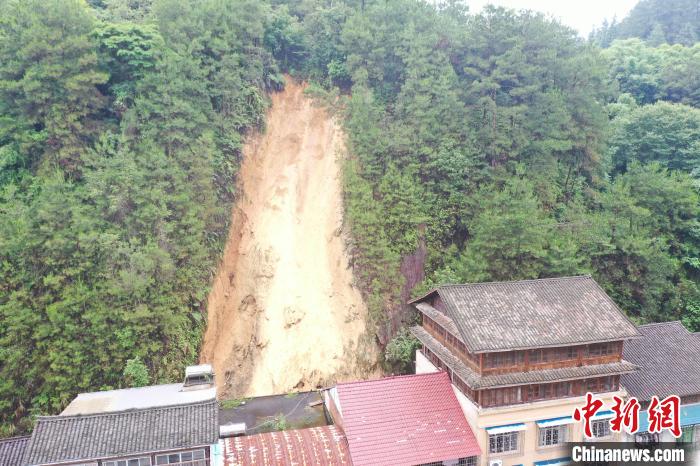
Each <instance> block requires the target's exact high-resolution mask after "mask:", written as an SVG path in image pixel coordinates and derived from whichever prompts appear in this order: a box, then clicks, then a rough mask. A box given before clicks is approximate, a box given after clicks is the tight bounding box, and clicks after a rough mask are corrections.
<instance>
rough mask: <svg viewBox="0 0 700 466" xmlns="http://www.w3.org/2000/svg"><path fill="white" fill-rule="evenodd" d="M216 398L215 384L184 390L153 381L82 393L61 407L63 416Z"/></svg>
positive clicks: (181, 403)
mask: <svg viewBox="0 0 700 466" xmlns="http://www.w3.org/2000/svg"><path fill="white" fill-rule="evenodd" d="M214 399H216V388H215V387H214V386H213V385H211V386H203V387H202V388H198V389H196V390H193V389H191V388H190V389H189V390H183V384H181V383H174V384H168V385H152V386H149V387H140V388H126V389H122V390H109V391H103V392H92V393H81V394H79V395H78V396H76V397H75V399H73V401H71V403H70V404H69V405H68V406H67V407H66V409H64V410H63V412H62V413H61V415H62V416H72V415H76V414H99V413H114V412H119V411H125V410H128V409H146V408H156V407H159V406H174V405H186V404H191V403H198V402H200V401H208V400H214Z"/></svg>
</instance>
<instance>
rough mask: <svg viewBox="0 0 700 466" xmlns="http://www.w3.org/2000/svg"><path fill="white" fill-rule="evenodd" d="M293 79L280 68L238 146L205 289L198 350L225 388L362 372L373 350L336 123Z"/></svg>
mask: <svg viewBox="0 0 700 466" xmlns="http://www.w3.org/2000/svg"><path fill="white" fill-rule="evenodd" d="M303 91H304V86H303V85H299V84H295V83H293V82H291V80H289V79H288V84H287V86H286V88H285V90H284V91H283V92H280V93H277V94H274V95H273V96H272V108H271V109H270V112H269V113H268V119H267V130H266V131H265V133H264V134H261V135H258V136H255V137H252V138H251V139H250V140H249V141H248V143H247V145H246V147H245V150H244V160H243V164H242V166H241V170H240V173H239V192H240V195H239V200H238V202H237V203H236V205H235V206H234V208H233V214H232V215H233V218H232V226H231V230H230V232H229V239H228V243H227V245H226V249H225V252H224V257H223V260H222V263H221V265H220V267H219V270H218V273H217V275H216V278H215V281H214V283H213V285H212V290H211V293H210V295H209V302H208V316H209V317H208V319H209V321H208V327H207V331H206V334H205V337H204V344H203V347H202V353H201V360H202V361H203V362H205V361H206V362H211V363H213V365H214V369H215V371H216V374H217V380H218V382H217V383H218V385H219V390H220V393H226V394H228V395H231V396H260V395H268V394H272V393H280V392H284V391H288V390H293V389H309V388H315V387H317V386H321V385H325V384H329V383H332V382H333V381H336V380H345V379H351V378H352V379H354V378H363V377H366V376H367V375H368V373H369V372H370V371H372V367H373V366H374V362H375V361H376V350H375V348H374V345H373V343H372V342H371V339H370V338H368V337H367V336H366V332H365V329H366V319H367V309H366V306H365V304H364V303H363V301H362V298H361V296H360V293H359V291H358V290H357V289H356V288H355V287H354V286H353V277H352V271H351V269H350V268H349V265H348V263H349V262H348V257H347V255H346V253H345V248H344V240H343V237H342V229H341V226H342V192H341V186H340V173H339V172H340V169H339V163H338V160H337V159H338V156H339V155H340V154H342V149H343V135H342V133H341V131H340V129H339V127H338V126H337V125H336V123H335V122H334V121H333V119H332V118H330V117H329V115H328V114H327V113H326V112H325V111H324V110H323V109H321V108H319V107H316V106H314V105H313V104H312V102H311V100H310V99H309V98H307V97H306V96H305V95H304V92H303Z"/></svg>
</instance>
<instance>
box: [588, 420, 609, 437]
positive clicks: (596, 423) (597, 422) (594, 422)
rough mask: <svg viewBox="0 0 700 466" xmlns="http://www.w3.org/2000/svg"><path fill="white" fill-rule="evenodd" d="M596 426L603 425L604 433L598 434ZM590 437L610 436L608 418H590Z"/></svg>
mask: <svg viewBox="0 0 700 466" xmlns="http://www.w3.org/2000/svg"><path fill="white" fill-rule="evenodd" d="M596 426H605V435H598V433H597V432H598V429H597V428H596ZM591 434H593V436H592V437H591V438H596V439H600V438H609V437H612V430H611V428H610V419H591Z"/></svg>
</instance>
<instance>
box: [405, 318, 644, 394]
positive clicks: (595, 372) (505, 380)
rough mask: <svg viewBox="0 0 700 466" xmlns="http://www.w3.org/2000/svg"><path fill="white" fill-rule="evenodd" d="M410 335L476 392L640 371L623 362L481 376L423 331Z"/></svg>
mask: <svg viewBox="0 0 700 466" xmlns="http://www.w3.org/2000/svg"><path fill="white" fill-rule="evenodd" d="M411 332H412V333H413V334H414V335H415V336H416V338H418V340H420V342H421V343H423V344H424V345H425V346H426V347H428V349H429V350H430V351H432V352H433V353H435V354H436V355H437V356H438V357H439V358H440V359H441V360H442V361H443V362H444V363H445V364H446V365H447V366H448V367H449V368H450V369H451V370H452V371H454V373H455V374H457V375H458V376H459V377H460V378H461V379H462V380H463V381H464V383H466V384H467V385H469V387H470V388H472V389H474V390H479V389H482V388H496V387H509V386H513V385H524V384H532V383H547V382H560V381H565V380H577V379H585V378H591V377H603V376H606V375H617V374H626V373H630V372H634V371H637V370H638V369H639V367H637V366H636V365H634V364H632V363H630V362H627V361H620V362H614V363H608V364H594V365H588V366H580V367H579V366H575V367H562V368H559V369H544V370H535V371H529V372H512V373H508V374H498V375H486V376H480V375H479V374H478V373H476V372H475V371H473V370H472V369H471V368H470V367H469V366H467V365H466V364H464V363H463V362H462V361H461V360H460V359H459V358H458V357H457V356H455V355H454V354H452V352H451V351H450V350H449V349H447V348H445V347H444V346H443V345H442V344H441V343H440V342H439V341H437V340H436V339H435V338H433V336H432V335H430V334H429V333H428V332H427V331H425V329H424V328H423V327H420V326H416V327H412V328H411Z"/></svg>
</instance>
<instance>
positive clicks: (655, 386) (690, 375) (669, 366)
mask: <svg viewBox="0 0 700 466" xmlns="http://www.w3.org/2000/svg"><path fill="white" fill-rule="evenodd" d="M639 331H640V332H641V333H642V335H644V337H643V338H640V339H639V340H634V341H630V342H627V343H625V346H624V348H623V356H624V357H625V359H628V360H629V361H631V362H633V363H635V364H638V365H639V366H640V367H641V370H640V371H639V372H637V373H635V374H628V375H625V376H623V377H622V380H621V382H622V385H623V386H624V387H625V388H626V389H627V391H628V392H629V394H630V395H632V396H634V397H636V398H638V399H639V400H640V401H649V400H650V399H651V397H652V396H654V395H656V396H658V397H660V398H665V397H667V396H668V395H678V396H690V395H700V365H699V364H698V361H700V338H697V337H696V334H693V333H691V332H690V331H688V329H686V328H685V327H684V326H683V324H682V323H680V322H664V323H658V324H648V325H641V326H640V327H639Z"/></svg>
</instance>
